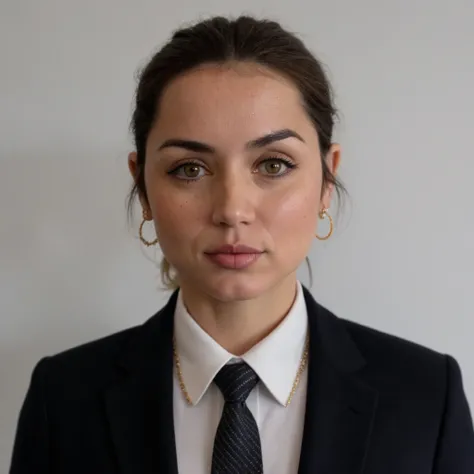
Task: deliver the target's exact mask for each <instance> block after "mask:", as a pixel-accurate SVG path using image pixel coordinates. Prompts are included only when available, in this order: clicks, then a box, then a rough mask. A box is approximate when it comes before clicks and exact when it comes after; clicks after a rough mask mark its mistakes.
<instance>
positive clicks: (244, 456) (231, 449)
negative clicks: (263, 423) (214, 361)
mask: <svg viewBox="0 0 474 474" xmlns="http://www.w3.org/2000/svg"><path fill="white" fill-rule="evenodd" d="M214 382H215V383H216V385H217V386H218V387H219V389H220V391H221V392H222V395H224V400H225V403H224V409H223V411H222V417H221V421H220V422H219V426H218V427H217V433H216V438H215V440H214V450H213V453H212V474H231V473H232V474H261V473H263V465H262V448H261V445H260V434H259V432H258V426H257V423H256V422H255V418H254V417H253V415H252V413H251V412H250V410H249V409H248V407H247V404H246V403H245V401H246V400H247V397H248V396H249V394H250V392H251V391H252V389H253V388H254V387H255V386H256V385H257V383H258V375H257V374H256V373H255V372H254V371H253V370H252V369H251V368H250V367H249V366H248V365H247V364H245V363H238V364H229V365H226V366H224V367H223V368H222V369H221V370H220V372H219V373H218V374H217V376H216V378H215V379H214Z"/></svg>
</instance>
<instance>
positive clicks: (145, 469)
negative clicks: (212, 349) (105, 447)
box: [105, 292, 178, 474]
mask: <svg viewBox="0 0 474 474" xmlns="http://www.w3.org/2000/svg"><path fill="white" fill-rule="evenodd" d="M176 296H177V293H176V292H175V294H173V296H172V297H171V298H170V300H169V302H168V304H167V305H166V306H165V307H164V308H163V309H162V310H161V311H160V312H159V313H158V314H157V315H155V316H154V317H153V318H151V319H150V320H149V321H148V322H147V323H145V324H144V325H143V326H142V327H140V328H138V329H137V335H136V336H135V337H134V338H133V340H132V341H131V344H130V346H129V347H128V348H127V350H126V352H125V354H124V356H123V357H122V358H121V359H120V361H119V365H120V367H121V369H122V371H124V373H123V377H122V378H121V379H120V380H119V381H118V382H117V384H116V385H114V386H112V387H111V388H110V389H109V390H108V391H107V392H106V394H105V401H106V410H107V416H108V419H109V424H110V427H111V431H112V440H113V443H114V446H115V449H116V454H117V458H118V464H119V467H120V472H121V473H123V474H136V473H138V472H139V473H141V474H152V473H153V474H154V473H158V472H164V473H166V474H168V473H169V474H177V472H178V469H177V460H176V445H175V437H174V424H173V350H172V336H173V320H174V307H175V304H176Z"/></svg>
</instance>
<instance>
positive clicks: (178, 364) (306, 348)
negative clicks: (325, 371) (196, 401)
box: [173, 332, 309, 407]
mask: <svg viewBox="0 0 474 474" xmlns="http://www.w3.org/2000/svg"><path fill="white" fill-rule="evenodd" d="M173 353H174V360H175V364H176V372H177V374H178V381H179V387H180V388H181V392H183V396H184V398H185V399H186V402H187V403H188V405H192V404H193V401H192V400H191V396H190V395H189V393H188V391H187V390H186V385H185V383H184V378H183V372H182V371H181V362H180V360H179V355H178V349H177V347H176V338H175V337H174V336H173ZM308 354H309V332H308V334H307V335H306V340H305V343H304V349H303V355H302V356H301V359H300V364H299V366H298V370H297V371H296V377H295V380H294V381H293V386H292V387H291V392H290V395H289V396H288V400H287V401H286V404H285V407H287V406H288V405H289V404H290V403H291V399H292V398H293V395H294V394H295V392H296V389H297V387H298V384H299V383H300V379H301V375H302V374H303V372H304V369H305V368H306V364H307V363H308Z"/></svg>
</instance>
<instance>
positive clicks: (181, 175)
mask: <svg viewBox="0 0 474 474" xmlns="http://www.w3.org/2000/svg"><path fill="white" fill-rule="evenodd" d="M168 174H170V175H173V176H176V178H178V179H182V180H184V181H197V180H199V179H201V178H202V177H203V176H204V175H205V174H206V170H205V168H204V167H203V166H202V165H200V164H199V163H193V162H189V163H183V164H182V165H179V166H177V167H176V168H174V169H172V170H171V171H168Z"/></svg>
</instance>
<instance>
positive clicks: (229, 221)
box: [212, 172, 255, 227]
mask: <svg viewBox="0 0 474 474" xmlns="http://www.w3.org/2000/svg"><path fill="white" fill-rule="evenodd" d="M253 186H255V185H254V184H253V183H251V182H249V180H246V179H245V178H244V177H239V176H238V175H237V173H235V172H234V174H233V176H228V177H226V178H225V179H220V180H219V181H217V182H216V183H215V185H214V186H213V195H212V221H213V223H214V224H215V225H218V226H225V227H238V226H240V225H249V224H251V223H252V222H253V221H254V220H255V190H254V189H253Z"/></svg>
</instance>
